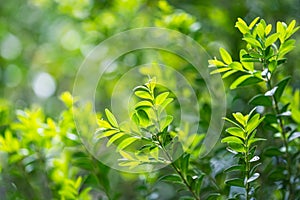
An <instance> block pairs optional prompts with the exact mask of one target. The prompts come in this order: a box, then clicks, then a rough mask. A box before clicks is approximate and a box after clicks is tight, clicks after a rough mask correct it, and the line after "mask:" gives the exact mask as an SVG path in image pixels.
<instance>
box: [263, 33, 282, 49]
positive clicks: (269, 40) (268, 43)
mask: <svg viewBox="0 0 300 200" xmlns="http://www.w3.org/2000/svg"><path fill="white" fill-rule="evenodd" d="M279 35H280V33H274V34H272V35H270V36H269V37H268V38H267V39H266V42H265V48H266V47H268V46H271V45H272V44H273V43H275V42H276V40H277V39H278V37H279Z"/></svg>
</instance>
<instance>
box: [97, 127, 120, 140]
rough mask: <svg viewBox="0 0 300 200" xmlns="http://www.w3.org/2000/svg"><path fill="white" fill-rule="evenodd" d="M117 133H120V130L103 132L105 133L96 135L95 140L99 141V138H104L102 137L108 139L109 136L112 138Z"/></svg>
mask: <svg viewBox="0 0 300 200" xmlns="http://www.w3.org/2000/svg"><path fill="white" fill-rule="evenodd" d="M119 132H120V130H118V129H112V130H105V131H103V132H101V133H100V134H98V135H97V138H98V139H100V138H104V137H109V136H112V135H114V134H116V133H119Z"/></svg>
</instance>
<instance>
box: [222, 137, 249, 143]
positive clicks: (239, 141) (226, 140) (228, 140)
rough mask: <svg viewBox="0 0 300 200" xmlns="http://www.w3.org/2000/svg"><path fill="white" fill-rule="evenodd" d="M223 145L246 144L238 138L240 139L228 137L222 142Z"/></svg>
mask: <svg viewBox="0 0 300 200" xmlns="http://www.w3.org/2000/svg"><path fill="white" fill-rule="evenodd" d="M221 142H222V143H237V144H242V145H243V144H244V142H243V141H242V140H241V139H240V138H238V137H234V136H228V137H225V138H223V139H222V140H221Z"/></svg>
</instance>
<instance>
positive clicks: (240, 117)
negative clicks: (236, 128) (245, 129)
mask: <svg viewBox="0 0 300 200" xmlns="http://www.w3.org/2000/svg"><path fill="white" fill-rule="evenodd" d="M232 116H233V117H234V118H235V120H236V121H238V122H239V123H240V124H241V125H243V126H245V125H246V121H247V120H248V116H247V117H246V116H244V115H243V114H242V113H240V112H237V113H233V114H232Z"/></svg>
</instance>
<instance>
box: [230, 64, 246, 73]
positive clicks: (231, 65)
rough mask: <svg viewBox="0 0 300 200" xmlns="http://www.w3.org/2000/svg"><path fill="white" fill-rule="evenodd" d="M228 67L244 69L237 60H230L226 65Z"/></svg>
mask: <svg viewBox="0 0 300 200" xmlns="http://www.w3.org/2000/svg"><path fill="white" fill-rule="evenodd" d="M228 67H230V68H232V69H234V70H238V71H245V70H244V68H243V66H242V64H241V63H239V62H232V63H230V64H229V65H228Z"/></svg>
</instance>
